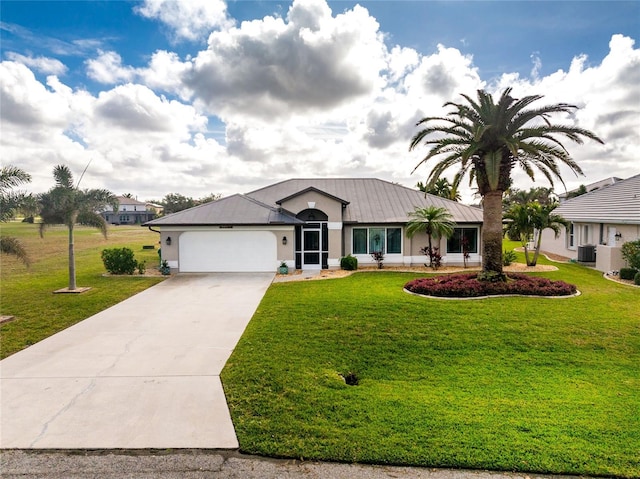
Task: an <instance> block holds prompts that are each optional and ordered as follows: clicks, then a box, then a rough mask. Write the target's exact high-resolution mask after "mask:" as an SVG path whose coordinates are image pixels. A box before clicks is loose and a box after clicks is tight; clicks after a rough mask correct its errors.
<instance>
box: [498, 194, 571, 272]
mask: <svg viewBox="0 0 640 479" xmlns="http://www.w3.org/2000/svg"><path fill="white" fill-rule="evenodd" d="M557 207H558V203H550V204H546V205H543V204H540V203H537V202H531V203H527V204H526V205H522V204H518V203H516V204H514V205H512V206H511V208H509V210H508V211H507V212H506V213H505V215H504V218H505V219H506V220H507V225H506V226H505V231H506V233H507V234H508V235H509V237H510V238H514V237H517V238H519V240H520V244H522V246H523V247H524V257H525V261H526V262H527V266H535V265H536V264H538V256H539V255H540V248H541V246H542V232H543V231H544V230H545V229H551V230H553V232H554V234H555V237H556V238H557V237H558V236H559V235H560V232H561V231H562V228H567V227H568V226H569V221H567V220H566V219H564V218H563V217H562V216H560V215H557V214H555V213H553V210H555V209H556V208H557ZM530 241H534V253H533V258H530V256H529V253H530V249H529V242H530Z"/></svg>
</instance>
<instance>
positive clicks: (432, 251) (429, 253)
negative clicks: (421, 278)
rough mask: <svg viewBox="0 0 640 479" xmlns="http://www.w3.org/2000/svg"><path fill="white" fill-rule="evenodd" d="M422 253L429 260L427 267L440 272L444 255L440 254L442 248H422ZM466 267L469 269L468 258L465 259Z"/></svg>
mask: <svg viewBox="0 0 640 479" xmlns="http://www.w3.org/2000/svg"><path fill="white" fill-rule="evenodd" d="M420 253H422V254H423V255H425V256H426V257H427V258H429V264H426V263H425V267H427V268H429V267H431V268H433V269H434V270H438V269H439V268H440V266H442V255H441V254H440V248H438V247H433V248H429V247H428V246H425V247H424V248H420ZM464 267H465V268H466V267H467V258H466V257H465V259H464Z"/></svg>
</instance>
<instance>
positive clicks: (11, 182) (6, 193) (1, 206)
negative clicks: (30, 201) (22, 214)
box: [0, 165, 31, 267]
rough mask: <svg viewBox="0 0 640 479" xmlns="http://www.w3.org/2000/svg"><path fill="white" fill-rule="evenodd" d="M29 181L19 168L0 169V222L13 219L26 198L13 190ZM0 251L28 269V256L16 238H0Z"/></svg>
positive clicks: (6, 167)
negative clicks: (14, 258) (20, 262)
mask: <svg viewBox="0 0 640 479" xmlns="http://www.w3.org/2000/svg"><path fill="white" fill-rule="evenodd" d="M30 181H31V175H29V173H27V172H25V171H24V170H21V169H20V168H17V167H15V166H11V165H7V166H3V167H2V168H1V169H0V221H3V222H4V221H9V220H10V219H11V218H13V217H14V215H15V211H16V210H17V209H20V208H21V207H22V206H23V204H24V200H25V198H27V197H26V196H25V195H24V194H22V193H15V192H13V188H15V187H16V186H18V185H21V184H23V183H28V182H30ZM0 251H2V252H3V253H6V254H10V255H13V256H15V257H16V258H18V259H19V260H20V261H22V262H23V263H24V265H25V266H27V267H29V265H30V260H29V255H28V254H27V251H26V250H25V249H24V246H23V245H22V243H21V242H20V241H19V240H18V239H17V238H14V237H12V236H1V237H0Z"/></svg>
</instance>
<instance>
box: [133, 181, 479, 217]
mask: <svg viewBox="0 0 640 479" xmlns="http://www.w3.org/2000/svg"><path fill="white" fill-rule="evenodd" d="M305 191H316V192H318V193H319V194H324V195H325V196H329V197H331V198H333V199H335V200H336V201H339V202H341V203H342V204H343V205H344V217H343V221H344V222H345V223H367V224H383V223H406V222H407V221H409V220H410V218H409V216H408V213H410V212H412V211H414V209H415V208H416V207H420V208H425V207H427V206H436V207H443V208H446V209H447V210H448V211H449V212H450V213H451V215H452V216H453V220H454V221H455V222H456V223H482V210H481V209H480V208H476V207H473V206H467V205H463V204H461V203H457V202H455V201H451V200H447V199H445V198H440V197H439V196H433V195H428V194H427V195H425V194H424V193H423V192H421V191H418V190H414V189H411V188H407V187H405V186H401V185H397V184H394V183H390V182H388V181H384V180H379V179H375V178H351V179H348V178H319V179H318V178H314V179H291V180H286V181H282V182H280V183H275V184H273V185H270V186H266V187H264V188H260V189H258V190H255V191H252V192H249V193H246V194H244V195H240V194H236V195H232V196H228V197H225V198H222V199H219V200H217V201H212V202H210V203H206V204H204V205H200V206H196V207H195V208H190V209H188V210H184V211H179V212H178V213H174V214H171V215H167V216H163V217H161V218H158V219H155V220H153V221H149V222H148V223H145V224H146V225H149V226H169V225H268V224H298V223H302V222H301V221H300V220H298V219H296V218H295V217H294V216H293V215H291V214H290V213H288V212H287V211H284V210H282V209H281V208H279V203H281V202H283V201H284V200H286V199H288V198H291V197H294V196H296V195H298V194H301V193H303V192H305Z"/></svg>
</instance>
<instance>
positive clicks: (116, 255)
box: [100, 248, 138, 274]
mask: <svg viewBox="0 0 640 479" xmlns="http://www.w3.org/2000/svg"><path fill="white" fill-rule="evenodd" d="M100 256H101V258H102V262H103V263H104V267H105V268H106V270H107V271H108V272H109V273H111V274H133V272H134V271H135V270H136V268H137V267H138V262H137V261H136V260H135V258H134V257H133V251H132V250H131V249H130V248H109V249H103V250H102V254H101V255H100Z"/></svg>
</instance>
